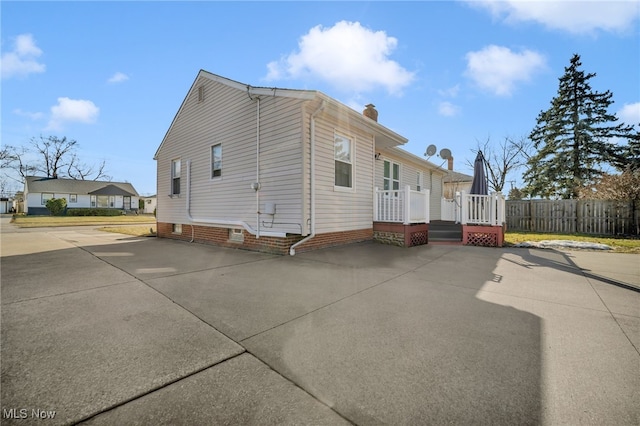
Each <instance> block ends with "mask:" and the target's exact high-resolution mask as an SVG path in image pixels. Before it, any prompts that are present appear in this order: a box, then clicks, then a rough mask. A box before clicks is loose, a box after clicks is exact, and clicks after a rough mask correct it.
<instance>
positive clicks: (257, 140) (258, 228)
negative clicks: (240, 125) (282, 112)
mask: <svg viewBox="0 0 640 426" xmlns="http://www.w3.org/2000/svg"><path fill="white" fill-rule="evenodd" d="M256 99H257V100H258V102H257V103H256V187H255V190H256V229H257V232H256V239H258V238H260V97H257V98H256Z"/></svg>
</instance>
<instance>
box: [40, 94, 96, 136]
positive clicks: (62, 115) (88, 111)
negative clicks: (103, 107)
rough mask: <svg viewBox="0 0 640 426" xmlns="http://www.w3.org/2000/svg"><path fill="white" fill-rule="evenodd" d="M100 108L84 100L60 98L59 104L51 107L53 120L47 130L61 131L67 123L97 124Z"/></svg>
mask: <svg viewBox="0 0 640 426" xmlns="http://www.w3.org/2000/svg"><path fill="white" fill-rule="evenodd" d="M99 113H100V108H98V107H97V106H96V105H95V104H94V103H93V102H91V101H87V100H83V99H69V98H66V97H64V98H58V104H57V105H54V106H52V107H51V119H50V120H49V125H48V126H47V130H61V129H62V127H63V126H64V124H65V123H69V122H78V123H88V124H91V123H95V122H96V120H97V118H98V114H99Z"/></svg>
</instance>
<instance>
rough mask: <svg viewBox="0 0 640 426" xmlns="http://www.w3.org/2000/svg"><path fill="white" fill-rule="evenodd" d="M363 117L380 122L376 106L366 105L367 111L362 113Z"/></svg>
mask: <svg viewBox="0 0 640 426" xmlns="http://www.w3.org/2000/svg"><path fill="white" fill-rule="evenodd" d="M362 115H364V116H365V117H369V118H370V119H372V120H373V121H378V111H376V108H375V105H374V104H369V105H365V110H364V111H362Z"/></svg>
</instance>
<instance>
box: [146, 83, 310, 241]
mask: <svg viewBox="0 0 640 426" xmlns="http://www.w3.org/2000/svg"><path fill="white" fill-rule="evenodd" d="M200 86H203V87H204V96H205V97H204V101H203V102H198V91H199V90H198V88H199V87H200ZM301 102H302V101H300V100H296V99H290V98H280V97H273V96H269V97H262V98H261V100H260V184H261V190H260V191H259V208H260V209H263V208H264V203H265V202H272V203H275V204H276V215H275V216H274V217H272V216H267V215H262V217H261V222H262V221H265V222H268V223H270V222H271V221H272V218H273V221H274V222H279V223H286V224H281V225H275V224H274V225H273V226H272V227H271V228H269V230H270V231H280V232H289V233H297V234H299V233H300V225H299V224H300V223H301V221H302V199H301V193H302V192H301V191H302V175H301V172H302V149H301V142H302V141H301V139H302V114H301V111H302V108H301ZM256 115H257V101H256V100H253V101H252V100H251V99H249V96H248V94H247V93H246V92H244V91H241V90H238V89H235V88H232V87H229V86H227V85H225V84H222V83H218V82H215V81H212V80H210V79H207V78H202V77H201V78H200V79H198V81H196V83H195V84H194V86H193V90H192V91H191V93H190V95H189V96H188V98H187V99H186V100H185V103H184V105H183V107H182V110H181V112H180V115H179V116H178V117H177V118H176V120H175V122H174V124H173V126H172V128H171V131H170V133H169V134H168V135H167V136H166V139H165V142H164V144H163V145H162V147H161V149H160V150H159V152H158V155H157V161H158V180H157V182H158V221H160V222H168V223H188V219H187V214H186V195H187V175H186V174H187V170H188V168H187V161H188V160H191V215H192V216H193V217H194V218H205V219H208V220H215V219H220V220H239V221H245V222H247V223H248V224H249V225H250V226H252V227H254V228H257V225H258V224H257V222H256V207H257V206H256V192H255V191H254V190H253V189H252V188H251V184H252V183H253V182H255V181H256V143H257V134H256V129H257V121H256ZM218 143H219V144H222V176H221V177H219V178H214V179H211V153H210V152H211V146H212V145H214V144H218ZM176 158H180V159H181V161H182V164H181V168H182V174H181V191H180V196H179V197H168V194H169V193H170V183H171V172H170V165H171V160H172V159H176ZM261 228H262V226H261Z"/></svg>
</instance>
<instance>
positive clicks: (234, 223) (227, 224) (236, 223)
mask: <svg viewBox="0 0 640 426" xmlns="http://www.w3.org/2000/svg"><path fill="white" fill-rule="evenodd" d="M186 207H187V219H189V222H190V224H198V223H202V224H205V225H217V226H220V227H222V228H233V227H238V228H240V227H241V228H244V229H245V230H246V231H247V232H249V233H250V234H252V235H256V233H257V232H256V230H255V229H253V228H252V227H251V226H250V225H249V224H248V223H247V222H244V221H242V220H226V219H205V218H194V217H193V216H191V160H187V194H186ZM191 233H192V234H193V227H192V228H191ZM262 235H264V236H266V237H279V238H284V237H286V236H287V234H286V233H285V232H275V231H273V232H272V231H269V232H262ZM191 242H193V236H192V238H191Z"/></svg>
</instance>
